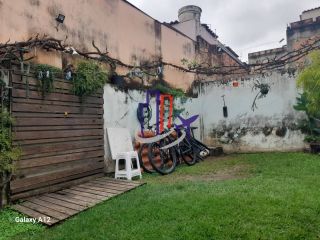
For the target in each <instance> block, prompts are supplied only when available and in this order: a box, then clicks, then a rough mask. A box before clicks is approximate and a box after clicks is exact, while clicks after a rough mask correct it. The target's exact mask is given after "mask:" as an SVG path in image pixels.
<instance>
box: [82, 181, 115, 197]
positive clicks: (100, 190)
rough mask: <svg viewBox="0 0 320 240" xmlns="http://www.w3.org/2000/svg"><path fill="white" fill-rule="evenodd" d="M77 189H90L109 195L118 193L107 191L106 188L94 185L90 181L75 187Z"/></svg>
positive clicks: (111, 190)
mask: <svg viewBox="0 0 320 240" xmlns="http://www.w3.org/2000/svg"><path fill="white" fill-rule="evenodd" d="M77 187H81V188H86V189H91V190H94V191H98V192H103V193H106V194H111V195H114V194H118V193H119V192H120V191H118V190H113V189H108V188H106V187H103V186H99V185H96V184H94V183H92V182H91V181H90V182H88V183H84V184H80V185H77Z"/></svg>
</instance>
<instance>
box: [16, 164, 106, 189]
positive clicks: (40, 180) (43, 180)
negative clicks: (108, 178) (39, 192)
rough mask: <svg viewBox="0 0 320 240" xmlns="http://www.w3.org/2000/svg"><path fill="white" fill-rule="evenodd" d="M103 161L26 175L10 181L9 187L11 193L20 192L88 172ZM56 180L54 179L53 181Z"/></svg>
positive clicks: (100, 166)
mask: <svg viewBox="0 0 320 240" xmlns="http://www.w3.org/2000/svg"><path fill="white" fill-rule="evenodd" d="M102 168H103V163H102V164H101V163H100V164H97V163H94V164H92V165H90V164H88V165H87V166H86V167H80V168H79V167H77V168H74V169H69V170H64V171H60V172H53V173H47V174H41V175H36V176H34V177H26V178H21V179H16V180H13V181H11V184H10V187H11V191H12V193H16V192H22V191H25V190H28V189H34V188H39V187H43V186H47V185H50V184H52V183H56V182H61V179H65V178H66V177H72V176H74V175H77V174H80V173H85V172H90V171H91V170H97V169H102ZM54 180H56V181H54Z"/></svg>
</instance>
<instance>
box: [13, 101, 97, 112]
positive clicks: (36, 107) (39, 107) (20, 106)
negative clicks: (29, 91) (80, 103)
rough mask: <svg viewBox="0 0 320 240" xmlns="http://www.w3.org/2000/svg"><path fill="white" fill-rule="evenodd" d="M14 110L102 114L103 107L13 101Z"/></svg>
mask: <svg viewBox="0 0 320 240" xmlns="http://www.w3.org/2000/svg"><path fill="white" fill-rule="evenodd" d="M12 112H32V113H65V112H67V113H73V114H93V115H102V114H103V108H91V107H83V108H81V107H71V106H59V105H44V104H28V103H13V104H12Z"/></svg>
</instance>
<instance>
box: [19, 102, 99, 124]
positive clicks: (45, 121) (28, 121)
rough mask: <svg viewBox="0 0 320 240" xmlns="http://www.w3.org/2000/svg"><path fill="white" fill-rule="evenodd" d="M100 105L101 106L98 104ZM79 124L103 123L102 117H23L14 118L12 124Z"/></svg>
mask: <svg viewBox="0 0 320 240" xmlns="http://www.w3.org/2000/svg"><path fill="white" fill-rule="evenodd" d="M100 107H101V106H100ZM75 125H76V126H79V125H85V126H87V125H100V126H102V125H103V119H102V118H100V119H92V118H82V119H78V118H49V119H48V118H26V117H25V118H23V117H20V118H18V119H16V120H15V123H14V126H16V127H17V126H75Z"/></svg>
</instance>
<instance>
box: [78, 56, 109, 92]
mask: <svg viewBox="0 0 320 240" xmlns="http://www.w3.org/2000/svg"><path fill="white" fill-rule="evenodd" d="M107 81H108V73H107V72H105V71H103V70H102V68H101V66H100V64H98V63H96V62H94V61H81V62H79V63H78V64H77V66H76V73H75V76H74V77H73V92H74V94H75V95H77V96H79V97H84V96H89V95H92V94H94V93H96V92H97V91H98V90H99V89H102V88H103V86H104V85H105V84H106V83H107Z"/></svg>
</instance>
